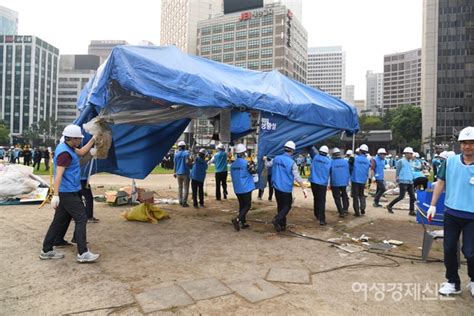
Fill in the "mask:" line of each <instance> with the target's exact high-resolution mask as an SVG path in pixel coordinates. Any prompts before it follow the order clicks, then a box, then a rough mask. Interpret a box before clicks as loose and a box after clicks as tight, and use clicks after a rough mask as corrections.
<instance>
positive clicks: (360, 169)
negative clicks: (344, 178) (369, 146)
mask: <svg viewBox="0 0 474 316" xmlns="http://www.w3.org/2000/svg"><path fill="white" fill-rule="evenodd" d="M369 168H370V163H369V159H367V157H366V156H365V154H360V155H357V156H356V157H355V158H354V167H353V170H352V177H351V179H352V182H354V183H359V184H365V183H366V182H367V178H368V177H369Z"/></svg>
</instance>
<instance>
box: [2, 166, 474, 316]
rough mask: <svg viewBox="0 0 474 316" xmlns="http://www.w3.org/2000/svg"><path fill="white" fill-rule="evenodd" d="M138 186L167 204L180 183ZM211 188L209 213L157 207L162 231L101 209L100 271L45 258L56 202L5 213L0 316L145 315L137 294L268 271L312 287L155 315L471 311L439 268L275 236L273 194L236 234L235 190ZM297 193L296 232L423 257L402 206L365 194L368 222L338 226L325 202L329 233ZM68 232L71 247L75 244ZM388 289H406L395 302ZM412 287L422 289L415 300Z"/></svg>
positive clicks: (102, 178) (94, 228) (96, 180)
mask: <svg viewBox="0 0 474 316" xmlns="http://www.w3.org/2000/svg"><path fill="white" fill-rule="evenodd" d="M130 182H131V180H130V179H125V178H122V177H118V176H112V175H97V176H94V177H93V178H92V186H93V188H94V193H95V194H100V193H101V192H103V191H104V190H106V189H110V188H119V187H121V186H124V185H129V184H130ZM137 185H138V186H141V187H145V188H148V189H151V190H154V191H155V192H156V193H157V196H159V197H163V198H175V196H176V190H177V184H176V181H175V180H174V179H173V178H172V176H171V175H151V176H149V177H148V178H147V179H145V180H141V181H137ZM205 189H206V192H207V196H206V198H205V205H206V206H205V207H204V208H200V209H198V210H196V209H194V208H193V207H190V208H182V207H180V206H177V205H160V206H161V208H162V209H164V210H166V211H167V212H168V213H169V215H170V217H171V218H170V219H167V220H163V221H160V222H159V223H158V224H149V223H142V222H127V221H125V220H123V218H122V217H121V216H120V214H121V212H123V211H124V210H126V209H127V208H128V207H127V206H123V207H111V206H108V205H106V204H104V203H96V204H95V216H96V217H97V218H99V219H100V223H97V224H88V226H87V234H88V241H89V247H90V250H91V251H93V252H97V253H100V254H101V260H100V261H99V262H98V263H95V264H83V265H81V264H78V263H76V262H75V260H74V259H75V255H76V249H75V247H69V248H62V250H61V251H63V252H64V253H65V254H66V258H64V259H61V260H46V261H42V260H40V259H39V258H38V254H39V251H40V249H41V245H42V241H43V238H44V235H45V233H46V231H47V229H48V226H49V224H50V222H51V219H52V216H53V210H52V208H51V207H50V206H49V205H48V206H46V207H44V208H42V209H38V205H23V206H3V207H0V228H1V229H0V254H1V260H0V269H1V271H2V272H1V278H0V314H1V315H46V314H48V315H49V314H52V315H56V314H88V315H109V314H112V315H140V314H142V311H143V310H142V307H141V306H140V304H139V303H138V301H137V299H136V295H137V294H139V293H143V292H146V291H148V290H151V289H154V288H157V287H161V286H166V285H171V284H173V283H176V282H179V281H186V280H196V279H200V278H209V277H215V278H217V279H218V280H220V281H221V282H223V283H224V284H226V283H228V282H231V281H236V280H247V279H252V278H256V277H258V278H265V277H266V276H267V273H268V271H269V269H271V268H294V269H307V270H309V271H310V272H311V276H312V280H311V284H291V283H277V282H273V284H274V285H276V286H278V287H280V288H282V289H284V290H285V291H286V294H283V295H280V296H277V297H274V298H271V299H268V300H265V301H261V302H258V303H250V302H248V301H246V300H245V299H244V298H243V297H241V296H239V295H238V294H236V293H233V294H230V295H225V296H221V297H217V298H213V299H209V300H201V301H198V302H196V303H195V304H192V305H188V306H185V307H179V308H171V309H169V310H166V311H161V312H155V313H152V314H154V315H155V314H156V315H163V314H172V313H176V314H186V315H188V314H193V315H194V314H196V315H197V314H203V315H223V314H232V315H249V314H250V315H262V314H267V315H288V314H290V315H309V314H311V315H314V314H317V315H353V314H368V315H380V314H382V313H383V314H386V315H406V314H408V313H410V314H436V315H447V314H450V315H472V314H473V312H472V311H473V308H474V298H472V297H471V296H470V294H469V293H468V291H467V290H464V291H463V293H462V295H461V296H458V297H456V298H455V299H454V300H446V299H443V298H442V297H440V296H438V295H436V294H435V291H437V286H438V284H439V283H440V282H444V266H443V264H442V263H440V262H430V263H425V262H420V261H418V260H414V259H404V258H399V257H384V256H380V255H378V254H375V253H369V252H357V253H347V252H345V251H342V250H340V249H337V248H335V247H333V246H332V245H331V244H328V243H325V242H322V241H318V240H315V239H309V238H302V237H297V236H295V235H293V234H291V233H280V234H277V233H275V232H274V230H273V227H272V225H271V224H269V223H268V222H269V221H270V220H271V218H272V217H273V216H274V214H275V210H276V202H275V201H272V202H270V201H268V200H267V199H266V198H267V196H268V195H267V192H265V195H264V199H263V200H261V201H260V200H257V196H256V192H255V194H254V198H253V207H252V210H251V211H250V213H249V216H248V218H249V221H250V222H249V223H250V225H251V228H250V229H248V230H245V231H240V232H235V231H234V229H233V228H232V226H231V224H230V219H231V218H232V216H235V213H236V210H237V205H238V202H237V199H236V198H235V195H234V194H233V191H232V188H231V187H230V190H229V192H231V194H230V196H229V197H230V198H229V200H225V201H222V202H220V201H215V199H214V179H213V176H212V175H208V179H207V181H206V185H205ZM295 196H296V198H295V203H294V208H293V210H292V212H291V213H290V215H289V218H288V221H289V224H291V226H290V229H291V230H292V231H294V232H296V233H299V234H305V235H306V236H310V237H314V238H317V239H322V240H327V239H329V238H339V237H344V234H350V236H352V237H359V236H360V235H362V234H365V235H366V236H369V237H370V241H382V240H385V239H397V240H401V241H403V242H404V245H403V246H401V247H398V248H396V249H392V250H390V251H389V252H388V254H392V255H397V256H398V255H400V256H409V257H413V256H416V257H419V256H420V252H421V250H420V249H419V247H420V246H421V242H422V232H423V230H422V227H421V226H420V225H417V224H416V223H415V219H414V218H413V217H410V216H408V211H407V208H408V204H407V203H406V202H405V203H404V204H402V203H400V205H399V208H400V209H396V210H395V214H393V215H392V214H388V212H387V211H386V210H385V209H380V208H378V209H375V208H372V206H371V205H372V201H373V199H372V198H371V197H369V198H368V199H367V202H368V203H367V204H368V208H367V214H366V216H364V217H360V218H355V217H353V216H352V215H351V216H349V217H347V218H345V219H342V220H340V219H339V218H338V217H337V216H336V211H335V206H334V202H333V199H332V196H331V194H330V193H328V195H327V222H328V225H327V226H325V227H321V226H320V225H319V223H317V222H316V221H315V220H314V216H313V215H312V197H311V196H310V198H308V199H304V197H303V196H302V194H301V192H300V190H299V189H296V194H295ZM388 198H389V199H392V198H393V197H388ZM384 204H385V203H384ZM350 211H352V209H350ZM72 230H73V229H72V227H71V228H70V230H69V231H68V234H67V239H71V235H72ZM345 236H347V235H345ZM430 257H431V258H434V259H436V258H437V259H442V244H441V242H440V241H437V242H435V243H434V245H433V249H432V251H431V253H430ZM348 265H351V266H349V267H347V266H348ZM466 270H467V268H466V265H465V264H463V265H462V266H461V270H460V274H461V278H462V280H463V287H464V286H465V285H466V284H467V281H468V276H467V272H466ZM392 285H396V286H399V287H400V288H403V291H401V292H400V293H401V294H399V296H397V295H395V294H394V292H393V287H391V286H392ZM390 287H391V288H390ZM410 287H411V288H415V289H418V290H413V291H412V292H410V291H408V289H409V288H410ZM423 289H425V290H429V291H433V293H431V294H430V293H428V292H426V291H423ZM421 292H423V293H421ZM420 293H421V296H420Z"/></svg>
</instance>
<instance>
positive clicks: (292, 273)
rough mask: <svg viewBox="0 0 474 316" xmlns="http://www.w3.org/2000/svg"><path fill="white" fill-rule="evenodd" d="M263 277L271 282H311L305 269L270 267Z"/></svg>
mask: <svg viewBox="0 0 474 316" xmlns="http://www.w3.org/2000/svg"><path fill="white" fill-rule="evenodd" d="M265 279H266V280H267V281H273V282H283V283H298V284H311V277H310V273H309V270H307V269H288V268H271V269H270V270H269V271H268V273H267V277H266V278H265Z"/></svg>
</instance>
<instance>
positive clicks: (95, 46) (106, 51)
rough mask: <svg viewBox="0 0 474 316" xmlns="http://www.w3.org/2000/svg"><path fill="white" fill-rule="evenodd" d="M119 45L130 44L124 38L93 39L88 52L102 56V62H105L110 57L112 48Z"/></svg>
mask: <svg viewBox="0 0 474 316" xmlns="http://www.w3.org/2000/svg"><path fill="white" fill-rule="evenodd" d="M118 45H128V42H127V41H124V40H98V41H91V43H90V44H89V49H88V54H89V55H95V56H99V57H100V63H103V62H104V61H105V60H106V59H107V57H109V55H110V53H111V52H112V49H114V47H115V46H118Z"/></svg>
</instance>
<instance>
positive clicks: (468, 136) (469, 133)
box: [458, 126, 474, 142]
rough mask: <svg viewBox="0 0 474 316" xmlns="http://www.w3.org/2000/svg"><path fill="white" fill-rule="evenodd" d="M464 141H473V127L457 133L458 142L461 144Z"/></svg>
mask: <svg viewBox="0 0 474 316" xmlns="http://www.w3.org/2000/svg"><path fill="white" fill-rule="evenodd" d="M464 140H474V127H473V126H468V127H465V128H463V129H462V131H461V132H460V133H459V137H458V142H462V141H464Z"/></svg>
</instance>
